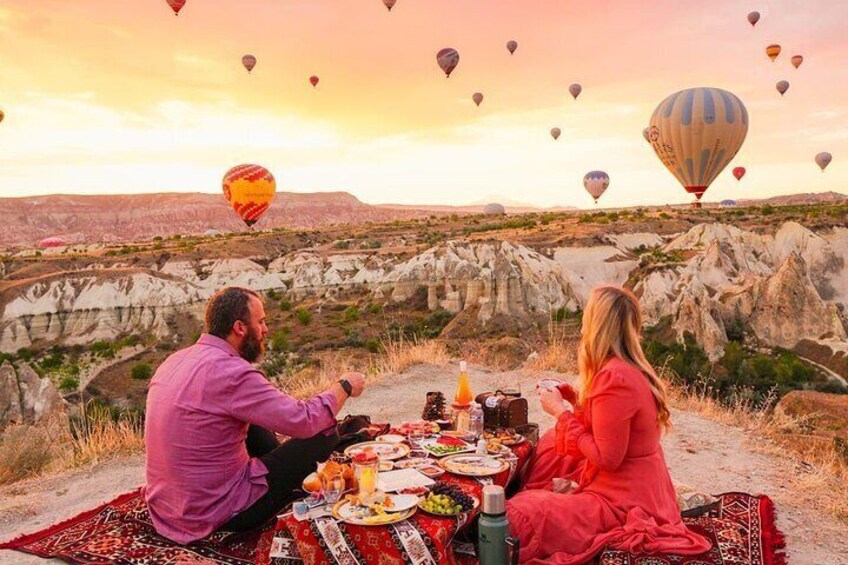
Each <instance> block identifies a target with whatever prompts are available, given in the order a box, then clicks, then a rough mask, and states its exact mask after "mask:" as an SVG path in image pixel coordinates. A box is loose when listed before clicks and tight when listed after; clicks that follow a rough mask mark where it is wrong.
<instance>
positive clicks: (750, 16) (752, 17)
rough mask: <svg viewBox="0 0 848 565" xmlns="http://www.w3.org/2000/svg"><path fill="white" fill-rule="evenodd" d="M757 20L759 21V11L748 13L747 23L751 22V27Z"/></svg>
mask: <svg viewBox="0 0 848 565" xmlns="http://www.w3.org/2000/svg"><path fill="white" fill-rule="evenodd" d="M758 21H760V13H759V12H751V13H750V14H748V23H749V24H751V27H754V26H755V25H757V22H758Z"/></svg>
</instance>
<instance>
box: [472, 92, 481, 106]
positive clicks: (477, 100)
mask: <svg viewBox="0 0 848 565" xmlns="http://www.w3.org/2000/svg"><path fill="white" fill-rule="evenodd" d="M471 99H472V100H474V103H475V104H477V105H478V106H479V105H480V103H481V102H482V101H483V93H482V92H475V93H474V94H473V95H471Z"/></svg>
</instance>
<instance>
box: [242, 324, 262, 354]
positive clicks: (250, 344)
mask: <svg viewBox="0 0 848 565" xmlns="http://www.w3.org/2000/svg"><path fill="white" fill-rule="evenodd" d="M264 353H265V344H264V343H263V342H262V340H261V339H259V336H258V335H257V334H256V332H255V331H253V328H248V330H247V335H246V336H244V341H243V342H242V343H241V347H240V348H239V355H241V358H242V359H244V360H245V361H247V362H248V363H255V362H256V361H258V360H259V358H260V357H262V355H263V354H264Z"/></svg>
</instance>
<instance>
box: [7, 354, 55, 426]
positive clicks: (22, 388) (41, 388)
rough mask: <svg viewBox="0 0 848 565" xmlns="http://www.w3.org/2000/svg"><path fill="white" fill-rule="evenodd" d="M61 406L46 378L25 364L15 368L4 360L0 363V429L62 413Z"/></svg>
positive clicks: (39, 421)
mask: <svg viewBox="0 0 848 565" xmlns="http://www.w3.org/2000/svg"><path fill="white" fill-rule="evenodd" d="M65 407H66V404H65V401H64V400H62V397H61V395H60V394H59V391H57V390H56V388H55V387H54V386H53V383H51V382H50V379H46V378H41V377H39V376H38V375H37V374H36V373H35V371H33V370H32V368H31V367H30V366H29V365H21V366H20V367H19V368H18V369H17V371H16V370H15V368H14V367H13V366H12V365H11V364H10V363H9V362H8V361H7V362H5V363H3V365H0V430H3V428H5V427H6V426H8V425H11V424H29V425H35V424H39V423H41V422H43V421H45V420H47V419H49V418H51V417H54V416H57V415H61V416H64V415H65V414H66V408H65Z"/></svg>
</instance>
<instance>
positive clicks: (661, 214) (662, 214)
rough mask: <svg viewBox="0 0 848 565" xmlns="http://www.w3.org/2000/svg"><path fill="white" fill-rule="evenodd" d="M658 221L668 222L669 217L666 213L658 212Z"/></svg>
mask: <svg viewBox="0 0 848 565" xmlns="http://www.w3.org/2000/svg"><path fill="white" fill-rule="evenodd" d="M660 219H662V220H670V219H671V216H670V215H669V214H668V213H667V212H660Z"/></svg>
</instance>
